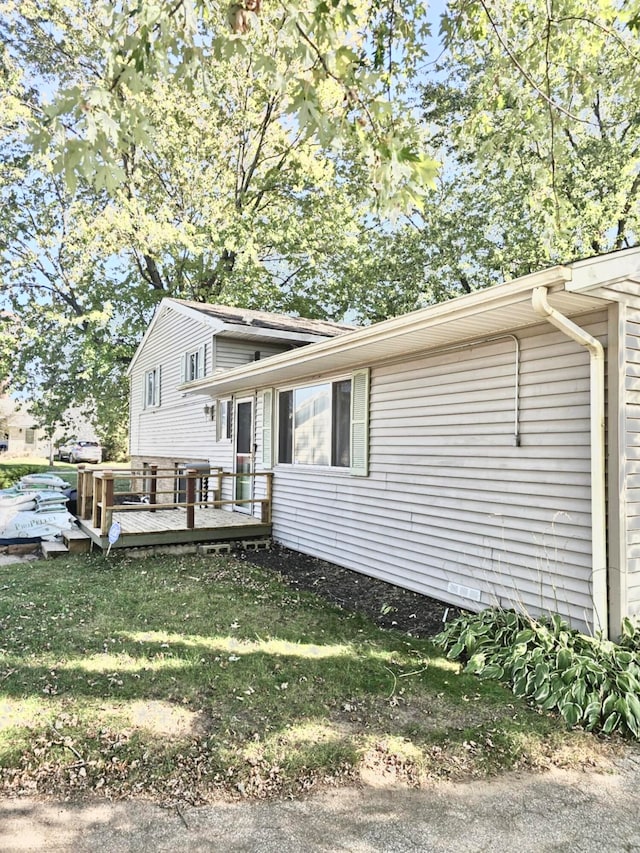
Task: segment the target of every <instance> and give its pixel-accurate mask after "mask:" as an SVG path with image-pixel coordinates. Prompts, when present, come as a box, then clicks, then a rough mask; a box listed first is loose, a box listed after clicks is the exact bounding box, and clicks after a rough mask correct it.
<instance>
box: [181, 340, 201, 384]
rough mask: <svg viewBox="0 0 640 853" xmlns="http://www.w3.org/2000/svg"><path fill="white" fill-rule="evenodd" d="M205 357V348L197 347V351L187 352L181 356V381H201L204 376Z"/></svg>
mask: <svg viewBox="0 0 640 853" xmlns="http://www.w3.org/2000/svg"><path fill="white" fill-rule="evenodd" d="M206 357H207V350H206V346H204V345H203V346H201V347H198V348H197V349H192V350H188V351H187V352H185V353H184V355H183V356H182V364H181V371H180V372H181V377H180V378H181V381H182V382H195V380H196V379H202V377H203V376H204V375H205V372H206V371H205V362H206Z"/></svg>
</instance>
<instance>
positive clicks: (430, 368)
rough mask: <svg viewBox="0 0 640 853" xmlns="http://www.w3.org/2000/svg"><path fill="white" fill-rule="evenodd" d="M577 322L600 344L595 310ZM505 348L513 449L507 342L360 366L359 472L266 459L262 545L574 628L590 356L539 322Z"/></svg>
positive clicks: (583, 547) (583, 613)
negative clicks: (364, 419)
mask: <svg viewBox="0 0 640 853" xmlns="http://www.w3.org/2000/svg"><path fill="white" fill-rule="evenodd" d="M579 322H580V324H581V325H582V326H584V327H585V328H586V329H587V330H588V331H589V332H591V334H594V335H596V336H597V337H598V338H599V339H600V340H602V341H603V342H604V343H606V338H607V315H606V312H604V311H603V312H600V313H598V314H592V315H589V316H586V317H581V318H579ZM518 339H519V345H520V395H519V396H520V402H519V422H520V429H521V439H520V442H521V443H520V446H515V442H514V438H513V435H514V381H515V379H514V377H515V342H514V341H513V340H512V339H511V338H505V339H501V340H497V341H494V342H488V343H484V344H478V345H476V346H474V347H468V348H459V349H456V350H453V351H450V352H448V353H442V354H440V355H431V356H430V355H423V356H419V357H416V358H414V359H412V360H411V361H406V362H403V363H398V364H392V365H386V366H374V367H373V368H372V371H371V393H370V471H369V476H368V477H353V476H350V475H349V472H348V471H346V470H343V469H335V468H321V467H318V466H296V465H276V466H275V469H274V493H273V500H274V504H273V525H274V526H273V534H274V538H275V539H276V540H278V541H280V542H281V543H283V544H284V545H286V546H288V547H291V548H293V549H296V550H299V551H302V552H304V553H308V554H312V555H314V556H317V557H320V558H323V559H327V560H330V561H332V562H335V563H337V564H339V565H342V566H345V567H347V568H350V569H355V570H357V571H361V572H363V573H365V574H369V575H372V576H374V577H378V578H381V579H382V580H385V581H389V582H391V583H395V584H398V585H400V586H404V587H407V588H409V589H412V590H416V591H418V592H420V593H423V594H425V595H429V596H432V597H434V598H438V599H441V600H443V601H446V602H449V603H451V604H455V605H459V606H462V607H466V608H468V609H481V608H482V607H485V606H487V605H492V604H496V603H500V604H502V605H504V606H513V605H517V606H519V605H521V606H523V607H525V608H526V609H527V610H528V611H530V612H532V613H540V612H548V611H553V612H559V613H561V614H563V615H565V616H568V617H569V618H570V619H571V620H572V622H573V624H575V625H576V626H580V627H588V626H589V625H590V622H591V618H592V607H593V605H592V599H591V585H590V574H591V527H590V446H589V356H588V353H587V352H586V350H585V349H584V348H582V347H580V346H579V345H578V344H576V343H574V342H573V341H571V340H569V339H568V338H567V337H566V336H564V335H563V334H562V333H560V332H558V331H556V330H554V329H552V328H551V327H550V326H549V325H548V324H541V325H539V326H535V327H531V328H528V329H526V330H524V331H522V332H520V333H518ZM363 366H365V365H363ZM335 378H339V377H335ZM258 436H259V431H258ZM258 459H260V448H259V449H258ZM258 470H259V467H258ZM639 577H640V575H639ZM639 592H640V590H639Z"/></svg>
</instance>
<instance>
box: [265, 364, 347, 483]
mask: <svg viewBox="0 0 640 853" xmlns="http://www.w3.org/2000/svg"><path fill="white" fill-rule="evenodd" d="M350 427H351V379H345V380H342V381H340V382H326V383H322V384H321V385H310V386H307V387H305V388H294V389H292V390H291V391H280V393H279V394H278V461H279V462H281V463H285V464H286V463H293V464H296V465H326V466H329V465H333V466H336V467H339V468H348V467H349V466H350V462H351V460H350Z"/></svg>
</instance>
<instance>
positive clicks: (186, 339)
mask: <svg viewBox="0 0 640 853" xmlns="http://www.w3.org/2000/svg"><path fill="white" fill-rule="evenodd" d="M201 347H205V368H204V369H205V375H209V374H211V373H212V372H213V365H214V354H215V358H216V360H222V361H223V362H225V363H227V362H228V363H229V366H231V365H232V364H237V363H246V362H249V361H252V360H253V358H254V353H255V352H256V350H258V349H260V351H261V353H262V352H265V351H266V349H267V348H271V349H273V350H274V351H281V349H286V348H287V347H286V346H285V345H283V346H282V347H280V346H277V345H272V344H268V345H267V347H265V346H264V345H263V344H256V343H255V342H251V341H247V342H244V341H236V340H233V339H229V338H219V339H217V340H215V346H214V336H213V334H212V330H211V327H210V326H208V325H207V324H205V323H201V322H199V321H198V320H197V319H196V318H193V317H187V316H185V315H184V314H182V313H180V312H177V311H172V310H171V309H169V308H165V310H164V311H163V313H162V314H161V315H160V317H158V320H157V322H156V323H155V325H154V328H153V330H152V333H151V334H150V335H149V337H148V338H147V340H146V341H145V344H144V347H143V349H142V350H141V352H140V354H139V357H138V359H137V360H136V363H135V365H134V367H133V369H132V371H131V397H130V418H131V421H130V423H131V427H130V454H131V462H132V465H133V466H134V467H140V468H142V465H143V463H146V464H149V465H158V466H159V467H160V468H170V469H174V468H175V467H176V465H182V464H184V463H186V462H195V461H199V462H208V463H209V464H210V465H211V466H212V467H220V468H224V469H225V470H227V471H230V470H233V452H232V442H231V440H230V439H227V438H226V437H224V436H219V433H218V428H217V425H216V420H215V418H214V419H211V418H210V417H209V418H207V417H205V413H204V406H205V404H207V405H209V406H212V405H213V401H212V400H211V398H210V397H209V396H208V395H194V396H192V395H185V394H184V393H183V392H182V391H180V390H178V387H179V385H180V384H181V383H182V356H183V354H184V353H185V352H187V351H189V352H191V351H194V350H196V349H199V348H201ZM238 359H242V361H238ZM158 367H159V368H160V369H161V380H160V403H159V405H157V406H150V407H145V405H144V397H143V391H144V380H145V375H146V374H147V372H148V371H150V370H153V369H155V368H158ZM173 483H174V478H173V477H167V478H159V480H158V489H159V490H160V491H166V492H169V494H166V495H163V496H159V501H160V502H164V503H170V502H172V500H173V499H172V497H171V494H170V493H171V492H172V490H173ZM231 491H232V484H231V482H230V481H227V483H226V484H225V490H224V492H223V497H231Z"/></svg>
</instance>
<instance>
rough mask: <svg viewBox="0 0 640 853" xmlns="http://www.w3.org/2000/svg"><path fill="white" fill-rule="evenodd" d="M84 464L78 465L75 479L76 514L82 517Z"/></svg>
mask: <svg viewBox="0 0 640 853" xmlns="http://www.w3.org/2000/svg"><path fill="white" fill-rule="evenodd" d="M84 467H85V466H84V465H78V478H77V480H76V515H79V516H80V518H84V515H83V514H82V499H83V495H84Z"/></svg>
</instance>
